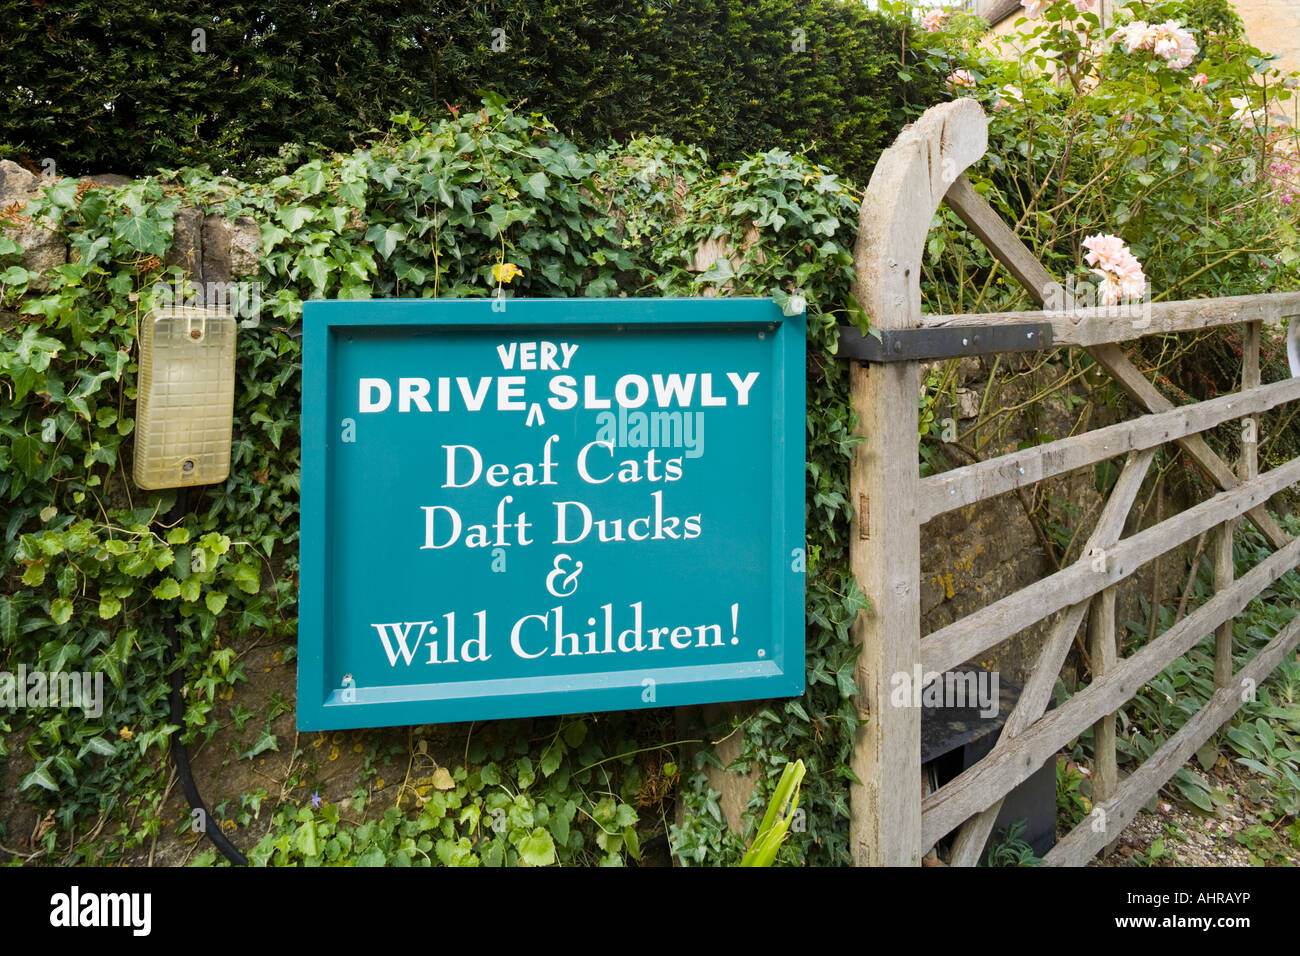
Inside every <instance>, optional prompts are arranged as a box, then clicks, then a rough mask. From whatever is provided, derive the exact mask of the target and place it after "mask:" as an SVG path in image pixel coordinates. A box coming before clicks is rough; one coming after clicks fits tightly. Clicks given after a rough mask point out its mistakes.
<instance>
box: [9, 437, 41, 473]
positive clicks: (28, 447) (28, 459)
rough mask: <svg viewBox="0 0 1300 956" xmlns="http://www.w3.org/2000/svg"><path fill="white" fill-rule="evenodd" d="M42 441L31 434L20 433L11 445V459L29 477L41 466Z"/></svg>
mask: <svg viewBox="0 0 1300 956" xmlns="http://www.w3.org/2000/svg"><path fill="white" fill-rule="evenodd" d="M40 451H41V443H40V442H39V441H38V440H37V439H35V438H33V437H31V436H30V435H19V436H18V437H17V438H15V439H14V440H13V442H12V443H11V444H10V446H9V459H10V461H12V462H13V463H14V464H15V465H17V466H18V469H19V470H20V471H21V472H22V473H23V474H24V475H26V476H27V477H28V478H30V477H32V476H33V475H35V474H36V469H37V468H39V467H40V466H41V456H40Z"/></svg>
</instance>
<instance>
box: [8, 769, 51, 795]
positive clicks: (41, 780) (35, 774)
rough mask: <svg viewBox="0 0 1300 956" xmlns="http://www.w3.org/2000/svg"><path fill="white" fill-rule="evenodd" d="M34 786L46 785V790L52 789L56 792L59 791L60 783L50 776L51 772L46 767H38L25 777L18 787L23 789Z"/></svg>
mask: <svg viewBox="0 0 1300 956" xmlns="http://www.w3.org/2000/svg"><path fill="white" fill-rule="evenodd" d="M33 786H35V787H44V788H45V789H46V790H52V791H54V792H55V793H58V790H59V785H58V784H57V783H56V782H55V781H54V778H53V777H51V776H50V772H49V771H48V770H46V769H45V768H44V767H37V768H36V769H35V770H33V771H32V772H31V773H29V774H28V775H27V776H25V777H23V782H22V783H20V784H19V785H18V789H19V790H20V791H22V790H26V789H27V788H28V787H33Z"/></svg>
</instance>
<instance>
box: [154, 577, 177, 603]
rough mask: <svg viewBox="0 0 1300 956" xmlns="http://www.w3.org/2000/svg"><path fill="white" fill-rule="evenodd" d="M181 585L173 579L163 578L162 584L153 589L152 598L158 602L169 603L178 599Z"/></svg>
mask: <svg viewBox="0 0 1300 956" xmlns="http://www.w3.org/2000/svg"><path fill="white" fill-rule="evenodd" d="M180 594H181V584H180V582H179V581H177V580H176V579H175V578H164V579H163V580H162V583H160V584H158V585H157V586H156V587H155V588H154V589H153V596H154V597H156V598H158V599H159V600H160V601H171V600H173V599H175V598H178V597H180Z"/></svg>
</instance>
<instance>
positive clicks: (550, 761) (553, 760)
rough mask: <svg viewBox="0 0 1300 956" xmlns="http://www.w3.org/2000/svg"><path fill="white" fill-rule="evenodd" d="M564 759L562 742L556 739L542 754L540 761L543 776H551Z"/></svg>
mask: <svg viewBox="0 0 1300 956" xmlns="http://www.w3.org/2000/svg"><path fill="white" fill-rule="evenodd" d="M563 760H564V749H563V747H562V746H561V745H560V743H559V742H558V741H556V742H554V743H552V744H551V746H550V747H548V748H546V752H545V753H543V754H542V759H541V763H540V766H541V769H542V776H544V777H549V776H550V775H551V774H553V773H555V771H556V770H558V769H559V768H560V763H561V762H562V761H563Z"/></svg>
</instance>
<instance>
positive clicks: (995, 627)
mask: <svg viewBox="0 0 1300 956" xmlns="http://www.w3.org/2000/svg"><path fill="white" fill-rule="evenodd" d="M1297 481H1300V458H1293V459H1291V461H1289V462H1287V463H1286V464H1285V465H1283V466H1281V467H1280V468H1274V469H1272V470H1271V471H1266V472H1264V473H1263V474H1262V475H1260V476H1259V477H1258V478H1255V479H1253V480H1251V481H1249V482H1246V483H1244V484H1242V485H1240V486H1239V487H1237V488H1234V489H1233V490H1232V491H1221V492H1219V494H1217V495H1215V496H1214V497H1213V498H1210V499H1209V500H1208V501H1202V502H1201V503H1200V504H1198V505H1193V506H1192V507H1190V508H1188V509H1187V510H1186V511H1182V512H1179V513H1178V514H1176V515H1174V516H1173V517H1172V518H1166V519H1165V520H1164V521H1161V522H1160V523H1159V524H1155V525H1152V526H1151V527H1149V528H1146V529H1144V530H1142V531H1139V532H1138V533H1137V534H1135V535H1132V536H1131V537H1128V538H1125V539H1124V540H1123V541H1120V542H1118V543H1117V544H1116V545H1115V546H1114V547H1112V548H1110V549H1107V550H1106V552H1105V554H1104V555H1101V556H1095V555H1088V554H1084V555H1083V556H1082V557H1081V558H1080V559H1079V560H1078V561H1077V562H1075V563H1074V564H1071V565H1069V566H1068V567H1065V568H1062V569H1061V570H1060V571H1057V572H1056V573H1055V574H1052V575H1049V576H1047V577H1045V578H1043V579H1041V580H1039V581H1036V582H1034V583H1033V584H1031V585H1029V586H1028V587H1025V588H1022V589H1021V590H1019V591H1016V592H1015V593H1014V594H1010V595H1008V596H1007V597H1004V598H1002V599H1001V600H1000V601H994V602H993V603H992V604H989V605H987V606H986V607H983V608H981V609H980V610H978V611H975V612H973V613H971V614H968V615H967V616H966V617H963V618H962V619H961V620H959V621H954V622H953V623H952V624H949V625H948V626H947V627H944V628H941V629H939V630H938V631H935V632H934V633H933V634H931V635H930V636H929V637H927V638H925V639H924V640H922V641H921V666H922V668H923V669H924V670H926V671H946V670H950V669H952V668H953V667H956V666H957V665H958V664H960V663H962V662H963V661H968V660H970V659H971V658H973V657H975V656H976V655H978V654H981V653H983V652H984V651H987V650H988V649H989V648H991V647H994V646H996V645H997V644H1000V643H1001V642H1002V641H1004V640H1006V639H1007V638H1009V637H1011V636H1012V635H1014V634H1016V633H1018V632H1020V631H1022V630H1024V629H1025V628H1027V627H1029V626H1030V625H1032V624H1036V623H1037V622H1039V621H1041V620H1042V619H1043V618H1045V617H1047V616H1048V615H1049V614H1053V613H1055V612H1057V611H1060V610H1062V609H1063V608H1066V607H1068V606H1069V605H1071V604H1077V603H1078V602H1079V601H1083V600H1086V599H1088V598H1090V597H1092V596H1093V595H1095V594H1097V593H1099V592H1100V591H1102V590H1103V589H1104V588H1107V587H1109V586H1110V585H1112V584H1117V583H1119V582H1120V581H1122V580H1123V579H1124V578H1126V577H1128V576H1129V575H1131V574H1132V573H1133V572H1134V571H1136V570H1137V569H1138V568H1139V567H1141V566H1142V565H1143V564H1146V563H1147V562H1148V561H1151V560H1152V559H1154V558H1157V557H1159V556H1160V555H1162V554H1164V553H1165V552H1166V551H1171V550H1173V549H1174V548H1176V547H1178V545H1180V544H1183V543H1185V542H1187V541H1190V540H1192V539H1193V538H1195V537H1196V536H1197V535H1199V534H1201V533H1202V532H1205V531H1209V530H1210V529H1211V528H1213V527H1215V526H1216V525H1219V524H1222V523H1223V522H1225V521H1229V520H1231V519H1233V518H1236V517H1238V516H1239V515H1242V514H1245V513H1246V512H1247V511H1248V510H1250V509H1251V508H1253V507H1256V506H1258V505H1259V504H1260V503H1262V502H1264V501H1267V500H1268V499H1269V498H1270V497H1272V496H1273V495H1275V494H1277V493H1278V492H1279V491H1281V490H1282V489H1283V488H1285V487H1287V486H1288V485H1291V484H1294V483H1295V482H1297ZM1097 562H1100V563H1101V569H1100V570H1098V569H1097V564H1096V563H1097Z"/></svg>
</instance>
